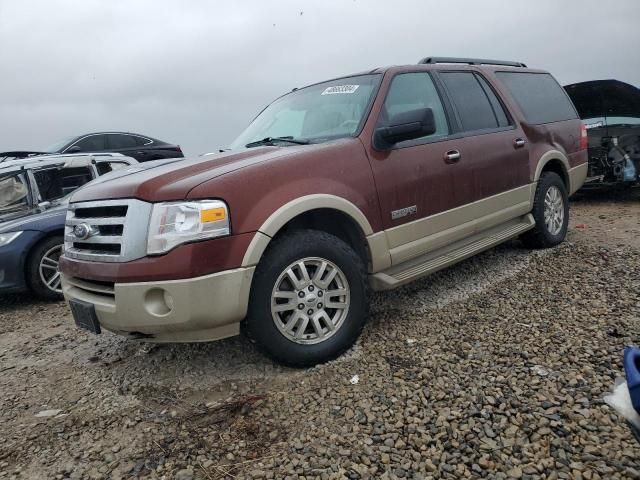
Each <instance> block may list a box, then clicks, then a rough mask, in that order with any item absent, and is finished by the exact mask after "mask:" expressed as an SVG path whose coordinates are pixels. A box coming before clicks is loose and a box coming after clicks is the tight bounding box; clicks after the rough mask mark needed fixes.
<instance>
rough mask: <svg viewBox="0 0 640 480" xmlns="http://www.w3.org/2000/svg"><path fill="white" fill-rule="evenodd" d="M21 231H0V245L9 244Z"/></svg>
mask: <svg viewBox="0 0 640 480" xmlns="http://www.w3.org/2000/svg"><path fill="white" fill-rule="evenodd" d="M21 233H22V232H9V233H0V247H4V246H5V245H9V244H10V243H11V242H13V241H14V240H15V239H16V238H18V237H19V236H20V234H21Z"/></svg>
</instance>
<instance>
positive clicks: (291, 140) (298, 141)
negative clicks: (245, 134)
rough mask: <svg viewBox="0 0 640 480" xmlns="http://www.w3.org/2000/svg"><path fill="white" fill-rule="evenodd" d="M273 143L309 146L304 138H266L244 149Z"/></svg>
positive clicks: (251, 143) (247, 145)
mask: <svg viewBox="0 0 640 480" xmlns="http://www.w3.org/2000/svg"><path fill="white" fill-rule="evenodd" d="M273 142H288V143H295V144H296V145H309V144H310V143H311V142H310V141H309V140H305V139H304V138H293V137H292V136H291V135H289V136H286V137H266V138H263V139H262V140H256V141H255V142H249V143H247V144H246V145H245V148H251V147H258V146H260V145H268V144H270V143H273Z"/></svg>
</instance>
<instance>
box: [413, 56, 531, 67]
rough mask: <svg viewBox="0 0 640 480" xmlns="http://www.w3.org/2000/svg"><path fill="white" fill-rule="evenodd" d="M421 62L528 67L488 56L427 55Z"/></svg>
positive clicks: (520, 63)
mask: <svg viewBox="0 0 640 480" xmlns="http://www.w3.org/2000/svg"><path fill="white" fill-rule="evenodd" d="M418 63H419V64H434V63H466V64H468V65H504V66H506V67H521V68H527V66H526V65H525V64H524V63H522V62H509V61H506V60H487V59H486V58H458V57H426V58H423V59H422V60H420V61H419V62H418Z"/></svg>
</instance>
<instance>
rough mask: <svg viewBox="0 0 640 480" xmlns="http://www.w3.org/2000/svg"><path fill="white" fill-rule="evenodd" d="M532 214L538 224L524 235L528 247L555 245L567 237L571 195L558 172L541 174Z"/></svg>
mask: <svg viewBox="0 0 640 480" xmlns="http://www.w3.org/2000/svg"><path fill="white" fill-rule="evenodd" d="M531 214H532V215H533V218H534V220H535V222H536V226H535V227H534V228H533V229H532V230H529V231H528V232H526V233H525V234H524V235H522V241H523V243H524V244H525V245H526V246H527V247H529V248H549V247H554V246H556V245H558V244H559V243H561V242H562V241H563V240H564V239H565V237H566V236H567V228H568V226H569V195H568V194H567V188H566V187H565V185H564V182H563V181H562V179H561V178H560V176H559V175H558V174H557V173H554V172H543V173H542V175H540V179H539V180H538V187H537V188H536V194H535V197H534V201H533V210H532V212H531Z"/></svg>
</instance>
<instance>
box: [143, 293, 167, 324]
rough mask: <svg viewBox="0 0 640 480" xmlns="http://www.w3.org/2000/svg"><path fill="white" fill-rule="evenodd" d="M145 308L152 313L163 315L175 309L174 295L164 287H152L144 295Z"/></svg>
mask: <svg viewBox="0 0 640 480" xmlns="http://www.w3.org/2000/svg"><path fill="white" fill-rule="evenodd" d="M144 308H145V310H146V311H147V312H149V313H150V314H151V315H155V316H156V317H163V316H165V315H168V314H169V313H170V312H171V310H173V297H172V296H171V294H170V293H169V292H167V291H166V290H165V289H163V288H152V289H151V290H149V291H147V293H146V294H145V296H144Z"/></svg>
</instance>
